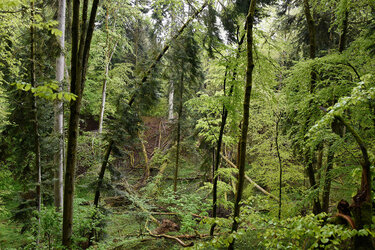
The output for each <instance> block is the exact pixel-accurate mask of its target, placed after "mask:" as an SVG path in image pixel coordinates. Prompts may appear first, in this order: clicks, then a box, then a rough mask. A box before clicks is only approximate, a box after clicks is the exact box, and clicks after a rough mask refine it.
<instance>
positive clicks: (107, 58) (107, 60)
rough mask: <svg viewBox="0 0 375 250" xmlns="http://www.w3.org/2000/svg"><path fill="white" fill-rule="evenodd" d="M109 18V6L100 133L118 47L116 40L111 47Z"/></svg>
mask: <svg viewBox="0 0 375 250" xmlns="http://www.w3.org/2000/svg"><path fill="white" fill-rule="evenodd" d="M108 19H109V10H108V8H107V12H106V16H105V27H106V36H107V37H106V42H105V47H106V52H105V53H104V54H105V59H104V61H105V62H104V64H105V69H104V80H103V89H102V103H101V105H100V116H99V129H98V132H99V134H101V133H102V131H103V119H104V109H105V101H106V96H107V82H108V77H109V64H110V62H111V60H112V56H113V53H114V52H115V50H116V47H117V42H116V43H115V44H114V45H113V48H112V50H111V48H110V46H111V45H110V42H109V29H108Z"/></svg>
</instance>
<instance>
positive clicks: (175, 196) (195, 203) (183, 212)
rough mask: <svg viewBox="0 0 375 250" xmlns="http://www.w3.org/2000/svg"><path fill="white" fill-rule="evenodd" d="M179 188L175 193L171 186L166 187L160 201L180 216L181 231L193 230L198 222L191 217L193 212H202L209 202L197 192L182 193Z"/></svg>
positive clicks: (206, 208)
mask: <svg viewBox="0 0 375 250" xmlns="http://www.w3.org/2000/svg"><path fill="white" fill-rule="evenodd" d="M183 191H184V190H183V189H181V190H179V191H178V192H177V193H174V192H173V191H172V188H171V187H170V188H167V189H166V190H165V192H164V194H163V195H162V197H161V198H160V202H161V203H162V204H163V205H164V206H165V207H168V210H169V211H171V212H173V213H176V214H177V215H178V216H179V217H180V218H181V229H180V230H181V232H194V230H195V229H196V228H197V226H198V224H197V222H196V221H195V220H194V218H193V214H200V213H202V212H203V214H205V215H207V213H205V211H206V210H208V208H209V204H208V203H206V202H205V199H204V198H202V197H201V196H200V195H199V194H197V193H184V192H183Z"/></svg>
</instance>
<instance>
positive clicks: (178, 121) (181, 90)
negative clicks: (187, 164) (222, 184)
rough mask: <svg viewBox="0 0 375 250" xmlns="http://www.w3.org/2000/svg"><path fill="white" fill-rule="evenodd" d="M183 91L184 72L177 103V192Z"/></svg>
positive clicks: (175, 184)
mask: <svg viewBox="0 0 375 250" xmlns="http://www.w3.org/2000/svg"><path fill="white" fill-rule="evenodd" d="M183 92H184V74H183V73H182V74H181V79H180V98H179V103H178V118H177V139H176V141H177V146H176V166H175V171H174V181H173V191H174V192H177V178H178V168H179V163H180V140H181V118H182V97H183Z"/></svg>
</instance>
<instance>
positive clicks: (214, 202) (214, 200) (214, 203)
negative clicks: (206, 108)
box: [210, 35, 245, 236]
mask: <svg viewBox="0 0 375 250" xmlns="http://www.w3.org/2000/svg"><path fill="white" fill-rule="evenodd" d="M244 38H245V35H243V36H242V37H241V39H240V40H238V43H237V44H238V48H237V54H236V59H237V60H238V58H239V57H240V54H241V45H242V43H243V41H244ZM236 69H237V67H234V72H233V76H232V79H233V81H235V80H236V76H237V70H236ZM227 72H228V66H227V67H226V69H225V76H224V88H223V90H224V96H225V89H226V88H225V85H226V80H227ZM233 87H234V86H233V85H232V86H231V87H230V90H229V94H228V96H232V92H233ZM227 117H228V110H227V109H226V108H225V105H223V112H222V116H221V125H220V133H219V139H218V141H217V150H216V160H215V164H216V165H215V168H214V171H213V187H212V217H213V218H216V214H217V212H216V210H217V182H218V176H216V173H217V171H218V169H219V166H220V154H221V145H222V140H223V135H224V128H225V124H226V121H227ZM215 227H216V223H214V224H212V226H211V229H210V236H213V234H214V230H215Z"/></svg>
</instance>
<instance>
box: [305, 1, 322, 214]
mask: <svg viewBox="0 0 375 250" xmlns="http://www.w3.org/2000/svg"><path fill="white" fill-rule="evenodd" d="M303 9H304V12H305V17H306V22H307V28H308V31H309V43H310V59H314V58H315V53H316V37H315V36H316V32H315V24H314V20H313V18H312V15H311V12H310V6H309V1H308V0H303ZM310 77H311V80H310V94H311V93H313V92H314V89H315V84H316V73H315V71H314V69H312V70H311V73H310ZM311 106H312V101H310V102H309V108H310V107H311ZM309 121H310V118H307V119H306V122H305V124H304V130H305V131H307V129H308V126H309ZM304 158H305V159H304V160H305V165H306V172H307V175H308V178H309V181H310V186H311V187H312V188H313V190H314V191H317V189H318V186H317V184H316V180H315V173H314V167H313V163H312V154H311V152H310V148H307V149H306V152H305V156H304ZM320 212H321V205H320V201H319V195H318V196H317V197H315V198H314V200H313V213H314V214H318V213H320Z"/></svg>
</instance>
